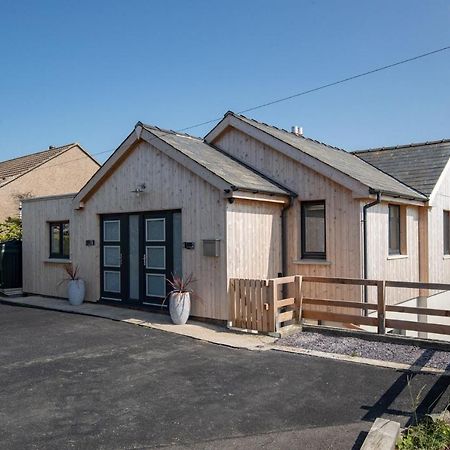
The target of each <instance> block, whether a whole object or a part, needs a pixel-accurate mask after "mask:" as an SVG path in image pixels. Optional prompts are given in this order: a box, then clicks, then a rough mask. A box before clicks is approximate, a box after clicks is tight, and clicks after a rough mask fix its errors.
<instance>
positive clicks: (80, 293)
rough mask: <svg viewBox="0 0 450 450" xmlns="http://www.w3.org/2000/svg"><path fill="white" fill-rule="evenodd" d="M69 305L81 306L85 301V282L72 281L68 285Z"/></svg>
mask: <svg viewBox="0 0 450 450" xmlns="http://www.w3.org/2000/svg"><path fill="white" fill-rule="evenodd" d="M67 291H68V297H69V303H70V304H71V305H74V306H78V305H81V304H82V303H83V301H84V295H85V293H86V286H85V284H84V280H70V281H69V283H68V288H67Z"/></svg>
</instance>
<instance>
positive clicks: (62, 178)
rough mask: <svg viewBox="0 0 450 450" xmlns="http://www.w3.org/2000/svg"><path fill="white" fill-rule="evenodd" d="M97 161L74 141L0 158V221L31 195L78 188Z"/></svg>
mask: <svg viewBox="0 0 450 450" xmlns="http://www.w3.org/2000/svg"><path fill="white" fill-rule="evenodd" d="M99 167H100V165H99V164H98V163H97V161H95V160H94V159H93V158H92V157H91V156H89V154H88V153H87V152H86V151H85V150H84V149H83V148H82V147H81V146H80V145H79V144H76V143H73V144H68V145H64V146H61V147H50V148H49V149H47V150H44V151H41V152H38V153H33V154H31V155H26V156H21V157H19V158H14V159H10V160H8V161H0V222H3V221H4V220H5V219H6V218H7V217H17V216H19V217H20V215H21V207H22V201H23V200H24V199H27V198H31V197H42V196H48V195H60V194H67V193H69V192H78V191H79V190H80V189H81V187H83V186H84V184H86V182H87V181H88V180H89V179H90V178H91V177H92V175H94V173H95V172H96V171H97V170H98V168H99Z"/></svg>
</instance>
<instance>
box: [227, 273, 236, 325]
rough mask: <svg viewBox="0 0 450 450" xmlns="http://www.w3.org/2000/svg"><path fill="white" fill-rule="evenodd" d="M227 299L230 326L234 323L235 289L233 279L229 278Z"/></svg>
mask: <svg viewBox="0 0 450 450" xmlns="http://www.w3.org/2000/svg"><path fill="white" fill-rule="evenodd" d="M228 301H229V305H228V306H229V308H228V311H229V313H228V314H229V317H228V326H229V327H232V326H235V325H236V323H235V322H236V291H235V280H233V279H230V285H229V292H228Z"/></svg>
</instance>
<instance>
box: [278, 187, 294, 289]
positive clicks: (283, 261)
mask: <svg viewBox="0 0 450 450" xmlns="http://www.w3.org/2000/svg"><path fill="white" fill-rule="evenodd" d="M296 197H297V196H296V195H295V194H291V195H290V196H289V202H288V203H287V204H286V205H284V206H283V209H282V210H281V272H282V273H281V275H282V276H283V277H285V276H286V274H287V270H288V262H287V255H288V248H287V216H286V214H287V211H288V210H289V209H290V208H291V207H292V205H293V204H294V198H296ZM285 290H286V285H283V296H284V297H285V296H286V292H285Z"/></svg>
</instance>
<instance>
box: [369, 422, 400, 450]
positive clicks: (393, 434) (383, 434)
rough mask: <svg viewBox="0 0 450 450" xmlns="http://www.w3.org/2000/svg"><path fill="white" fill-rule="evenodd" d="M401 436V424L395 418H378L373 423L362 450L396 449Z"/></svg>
mask: <svg viewBox="0 0 450 450" xmlns="http://www.w3.org/2000/svg"><path fill="white" fill-rule="evenodd" d="M399 437H400V424H399V423H398V422H394V421H393V420H386V419H381V418H378V419H376V420H375V422H374V423H373V425H372V428H371V429H370V431H369V434H368V435H367V437H366V439H365V440H364V443H363V445H362V447H361V450H378V449H383V450H395V446H396V444H397V441H398V439H399Z"/></svg>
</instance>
